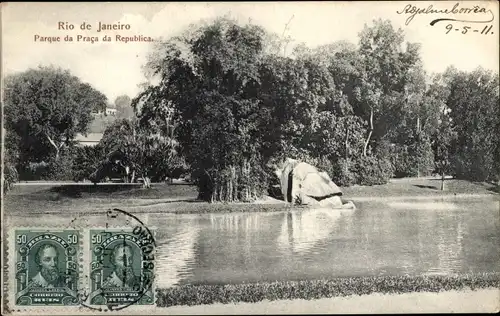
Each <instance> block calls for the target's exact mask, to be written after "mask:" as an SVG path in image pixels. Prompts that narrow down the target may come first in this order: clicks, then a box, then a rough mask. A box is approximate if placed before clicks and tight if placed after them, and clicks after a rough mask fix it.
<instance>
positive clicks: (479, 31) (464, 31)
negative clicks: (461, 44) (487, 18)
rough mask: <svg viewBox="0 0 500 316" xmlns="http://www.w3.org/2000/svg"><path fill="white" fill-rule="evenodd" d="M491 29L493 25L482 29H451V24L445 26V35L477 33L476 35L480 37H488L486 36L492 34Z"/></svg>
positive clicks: (463, 27) (470, 27)
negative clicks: (480, 35)
mask: <svg viewBox="0 0 500 316" xmlns="http://www.w3.org/2000/svg"><path fill="white" fill-rule="evenodd" d="M492 28H493V25H485V26H484V27H483V28H481V27H479V28H478V27H473V26H468V25H465V26H462V27H453V24H448V25H446V34H448V33H450V32H452V31H453V32H460V33H462V34H467V33H477V34H482V35H488V34H494V32H493V31H492V30H491V29H492Z"/></svg>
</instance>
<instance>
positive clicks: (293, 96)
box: [5, 18, 500, 201]
mask: <svg viewBox="0 0 500 316" xmlns="http://www.w3.org/2000/svg"><path fill="white" fill-rule="evenodd" d="M285 45H286V41H283V40H280V38H279V36H276V35H274V34H269V33H267V32H266V31H265V30H264V29H262V28H261V27H259V26H256V25H252V24H247V25H240V24H238V23H236V22H234V21H232V20H230V19H227V18H219V19H216V20H215V21H212V22H211V23H205V24H199V25H193V26H191V27H190V28H188V29H187V30H186V31H185V32H183V33H182V34H180V35H178V36H175V37H172V38H170V39H167V40H163V41H158V42H156V46H155V49H154V50H153V51H152V52H151V54H150V56H149V59H148V63H147V65H146V67H145V70H146V74H147V75H148V76H150V77H154V78H156V79H157V80H156V83H154V84H146V85H144V89H143V91H142V92H141V93H140V94H139V95H138V96H136V97H135V98H134V99H132V100H131V99H130V98H128V97H127V96H121V97H119V98H117V99H116V100H115V105H116V107H117V108H118V110H119V113H120V115H119V117H117V120H116V121H114V122H113V123H112V124H111V125H110V126H109V127H107V128H106V131H105V133H104V137H103V139H102V141H101V142H100V144H99V145H98V146H96V147H94V148H83V149H78V150H76V151H77V153H73V156H74V157H75V158H74V161H76V162H77V163H74V164H73V165H74V167H75V168H76V169H74V171H73V174H74V178H75V179H77V180H79V179H83V178H91V179H94V180H93V181H101V180H102V179H103V178H104V177H105V175H106V174H110V173H113V172H115V173H121V174H123V175H125V178H126V181H134V180H135V179H136V178H137V177H140V178H142V179H143V180H144V182H145V183H146V185H148V184H149V182H150V181H151V180H153V181H157V180H163V179H165V177H174V176H177V175H179V174H181V173H183V172H185V171H186V170H188V171H189V172H191V173H192V177H193V179H194V180H195V182H196V184H197V186H198V188H199V197H200V198H201V199H204V200H208V201H237V200H243V201H247V200H251V199H253V198H256V197H258V196H259V195H261V194H262V193H265V191H266V190H267V189H268V187H269V183H270V182H272V181H273V168H276V166H277V165H279V163H280V161H282V160H283V159H284V158H285V157H291V158H297V159H302V160H305V161H308V162H310V163H312V164H314V165H317V166H318V167H320V168H322V169H324V170H325V171H327V172H328V173H329V174H330V175H331V176H332V178H333V180H334V181H335V182H337V183H339V184H340V185H352V184H363V185H373V184H382V183H385V182H387V180H388V179H389V178H390V177H393V176H396V177H406V176H423V175H429V174H431V173H433V172H437V173H439V174H442V175H443V176H444V175H445V174H452V175H454V176H456V177H459V178H464V179H469V180H474V181H498V180H499V175H500V155H499V153H500V146H499V137H498V135H499V129H500V110H499V105H498V104H499V82H498V74H495V73H492V72H489V71H485V70H483V69H481V68H478V69H477V70H475V71H472V72H464V71H458V70H456V69H454V68H451V67H450V68H448V69H447V70H446V71H445V72H444V73H442V74H432V75H431V74H427V73H425V71H424V69H423V65H422V61H421V57H420V47H419V45H417V44H414V43H407V42H405V38H404V33H403V32H402V30H397V29H394V28H393V26H392V25H391V23H390V22H388V21H382V20H378V21H374V23H373V25H371V26H365V28H364V29H363V30H362V32H360V34H359V42H358V43H357V45H355V44H353V43H348V42H343V41H339V42H334V43H332V44H329V45H324V46H321V47H317V48H314V49H311V48H308V47H306V46H305V45H297V46H296V47H295V49H294V50H293V52H292V53H291V54H290V55H286V54H284V53H283V52H284V51H285V49H284V46H285ZM6 86H7V88H8V89H7V90H6V91H7V93H6V101H5V102H6V113H7V125H6V126H7V128H8V130H9V131H10V137H9V138H8V144H11V145H9V146H7V147H8V148H15V149H16V151H15V153H14V152H13V154H12V155H11V156H12V157H14V158H11V161H13V164H15V165H16V166H17V167H20V166H24V165H26V163H27V162H31V163H40V162H41V161H47V158H48V157H51V156H54V157H55V159H60V158H59V156H60V155H61V152H62V149H63V148H68V150H69V149H70V148H72V146H73V145H72V140H73V139H74V135H75V133H77V132H85V130H86V129H87V128H88V126H89V123H90V121H91V115H90V113H91V112H92V111H95V110H96V109H100V108H102V106H103V104H104V106H105V102H106V100H105V97H104V96H103V95H102V94H100V93H99V92H97V91H94V90H93V89H91V87H90V86H88V85H86V84H82V83H80V82H79V81H78V80H77V79H76V78H74V77H72V76H71V75H70V74H69V73H67V72H63V71H61V70H55V69H52V68H42V69H38V70H29V71H27V72H25V73H22V74H18V75H15V76H12V77H10V78H8V80H7V81H6ZM69 108H71V111H68V109H69ZM16 154H17V156H16ZM15 157H17V158H15Z"/></svg>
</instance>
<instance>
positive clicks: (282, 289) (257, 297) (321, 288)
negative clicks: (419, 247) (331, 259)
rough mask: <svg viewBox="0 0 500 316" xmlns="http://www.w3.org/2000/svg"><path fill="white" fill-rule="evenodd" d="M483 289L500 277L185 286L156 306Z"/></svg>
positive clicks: (162, 294) (499, 282)
mask: <svg viewBox="0 0 500 316" xmlns="http://www.w3.org/2000/svg"><path fill="white" fill-rule="evenodd" d="M485 288H500V274H498V273H482V274H464V275H436V276H425V275H424V276H377V277H352V278H337V279H329V280H307V281H282V282H271V283H248V284H229V285H228V284H226V285H224V284H221V285H184V286H178V287H172V288H168V289H159V290H158V296H157V305H158V306H159V307H168V306H176V305H205V304H215V303H222V304H229V303H237V302H248V303H255V302H260V301H264V300H265V301H275V300H296V299H304V300H316V299H321V298H331V297H343V296H351V295H369V294H372V293H386V294H402V293H414V292H442V291H450V290H463V289H472V290H476V289H485Z"/></svg>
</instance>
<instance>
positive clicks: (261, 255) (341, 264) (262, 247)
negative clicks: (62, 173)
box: [7, 199, 500, 287]
mask: <svg viewBox="0 0 500 316" xmlns="http://www.w3.org/2000/svg"><path fill="white" fill-rule="evenodd" d="M356 204H357V207H358V209H357V210H356V211H345V210H344V211H339V210H329V209H312V210H297V211H287V212H270V213H228V214H201V215H175V214H161V213H160V214H149V215H148V214H141V213H138V214H136V215H137V217H139V218H140V219H141V220H142V221H144V222H145V224H146V225H147V226H148V227H156V243H157V258H158V259H157V262H156V264H157V267H156V271H157V279H156V281H157V286H158V287H169V286H174V285H176V284H186V283H192V284H199V283H205V284H206V283H226V284H227V283H239V282H256V281H264V280H266V281H273V280H278V279H281V280H291V279H317V278H325V277H327V278H328V277H340V276H356V275H359V276H365V275H401V274H450V273H468V272H500V265H499V262H500V249H499V248H498V245H499V244H500V224H499V223H500V214H499V212H498V209H499V204H498V202H497V201H492V200H489V201H488V200H479V199H474V200H464V199H461V200H448V201H443V200H435V201H426V202H425V203H424V202H423V201H422V200H420V201H411V200H409V201H404V202H399V203H394V202H391V201H383V202H369V201H364V202H363V201H360V202H359V203H356ZM132 213H133V212H132ZM34 219H35V220H36V222H37V223H38V225H47V226H49V225H53V224H54V223H57V225H59V226H62V227H75V226H76V227H81V228H90V227H94V226H95V225H98V226H99V225H102V223H100V222H99V221H100V220H102V216H98V215H92V214H88V213H85V214H82V216H81V219H80V218H78V216H66V215H65V214H63V215H61V214H34V215H31V216H25V215H24V214H13V215H9V216H7V224H8V226H9V227H15V226H24V225H28V224H29V223H28V222H27V220H28V221H29V222H32V221H33V220H34Z"/></svg>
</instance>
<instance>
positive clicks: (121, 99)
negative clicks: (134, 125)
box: [115, 94, 134, 119]
mask: <svg viewBox="0 0 500 316" xmlns="http://www.w3.org/2000/svg"><path fill="white" fill-rule="evenodd" d="M115 107H116V112H117V114H116V117H117V118H118V119H122V118H128V119H129V118H132V117H133V116H134V108H133V107H132V100H131V99H130V97H129V96H128V95H125V94H124V95H120V96H118V97H117V98H116V99H115Z"/></svg>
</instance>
